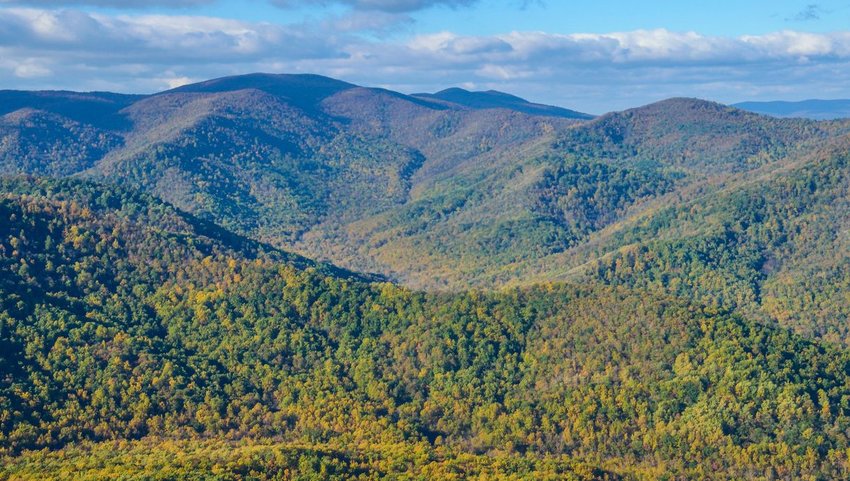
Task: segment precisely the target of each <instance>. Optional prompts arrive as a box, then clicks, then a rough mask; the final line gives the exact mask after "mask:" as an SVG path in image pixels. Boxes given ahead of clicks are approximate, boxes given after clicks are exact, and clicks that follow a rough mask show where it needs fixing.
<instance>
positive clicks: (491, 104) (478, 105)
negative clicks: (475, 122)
mask: <svg viewBox="0 0 850 481" xmlns="http://www.w3.org/2000/svg"><path fill="white" fill-rule="evenodd" d="M413 96H414V97H419V98H424V99H431V100H434V99H436V100H442V101H446V102H451V103H454V104H458V105H463V106H464V107H469V108H472V109H508V110H515V111H517V112H522V113H526V114H529V115H545V116H552V117H563V118H566V119H581V120H589V119H592V118H593V117H594V116H593V115H590V114H585V113H582V112H576V111H575V110H569V109H565V108H562V107H555V106H552V105H544V104H537V103H533V102H529V101H527V100H525V99H523V98H520V97H517V96H515V95H511V94H507V93H504V92H499V91H497V90H487V91H485V92H471V91H469V90H465V89H462V88H457V87H455V88H449V89H445V90H441V91H439V92H437V93H433V94H428V93H419V94H413Z"/></svg>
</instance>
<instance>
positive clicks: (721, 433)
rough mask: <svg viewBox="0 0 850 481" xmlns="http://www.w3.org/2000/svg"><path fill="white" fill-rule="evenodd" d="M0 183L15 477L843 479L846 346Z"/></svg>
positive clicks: (31, 184) (641, 294)
mask: <svg viewBox="0 0 850 481" xmlns="http://www.w3.org/2000/svg"><path fill="white" fill-rule="evenodd" d="M4 191H5V192H6V194H4V196H3V200H2V201H0V218H2V219H4V222H3V223H2V224H0V262H2V270H3V272H4V275H3V276H2V278H0V279H2V284H0V299H2V303H0V347H2V349H0V373H2V376H0V446H2V449H3V452H4V454H5V455H6V456H7V458H6V461H4V463H3V464H4V466H7V467H6V468H4V469H5V470H6V471H5V473H4V474H5V475H7V477H11V479H30V478H38V477H39V476H48V477H55V478H58V479H62V477H63V476H64V477H66V478H67V477H69V476H72V474H71V473H77V474H80V475H84V476H89V477H90V478H91V479H96V478H97V477H98V476H106V475H107V474H109V475H116V476H117V475H121V476H125V477H126V479H166V478H168V477H169V476H172V477H176V476H185V477H189V478H191V477H192V476H194V477H195V478H196V479H234V478H235V477H240V476H241V477H247V478H249V479H250V478H251V477H252V476H254V477H255V479H313V478H311V476H313V477H314V478H320V479H434V478H435V477H436V478H439V479H451V476H454V477H456V478H457V479H469V478H474V477H476V476H478V477H482V478H485V479H500V478H499V477H500V476H501V477H502V478H503V479H537V478H536V477H537V476H540V477H542V478H543V479H563V478H566V479H569V476H571V475H574V477H575V479H599V478H600V477H602V476H604V473H603V471H600V470H596V469H592V468H589V467H587V466H600V467H604V469H605V470H607V471H610V472H614V473H619V474H620V475H623V476H626V477H634V478H639V479H659V478H661V479H663V478H664V477H665V476H666V477H667V478H668V479H694V478H698V479H741V478H747V479H770V478H771V477H773V478H774V479H775V478H780V479H782V478H788V479H791V478H793V479H805V478H810V479H818V478H843V477H846V476H848V474H850V473H848V472H847V471H846V469H847V468H846V466H847V462H848V460H847V453H848V448H850V440H848V437H847V432H850V431H848V428H850V403H848V399H850V398H848V396H847V394H846V393H847V392H848V386H850V377H848V369H847V366H848V365H850V354H848V353H847V352H846V351H842V350H838V349H836V348H833V347H829V346H827V345H822V344H818V343H816V342H812V341H806V340H804V339H803V338H801V337H798V336H796V335H793V334H791V333H790V332H788V331H785V330H782V329H778V328H774V327H770V326H765V325H760V324H758V323H754V322H751V321H748V320H745V319H744V318H741V317H739V316H735V315H731V314H729V313H727V312H724V311H720V310H716V309H713V308H696V307H693V306H689V305H688V304H687V303H684V302H682V301H679V300H676V299H675V298H672V297H667V296H665V295H661V294H651V293H648V292H646V291H643V290H636V291H633V290H626V289H619V288H610V287H608V288H605V287H603V288H600V287H584V288H578V287H574V286H569V285H548V286H540V287H537V288H533V289H514V290H508V291H504V292H500V293H489V294H484V293H475V292H472V293H468V294H451V295H450V294H444V295H436V294H423V293H416V292H411V291H408V290H406V289H402V288H398V287H395V286H392V285H390V284H386V283H377V284H375V283H371V284H370V283H367V282H365V281H364V280H361V279H359V278H357V277H351V276H349V277H341V276H340V275H338V274H336V273H335V272H334V271H333V270H331V269H330V268H326V267H322V266H311V265H309V264H306V265H301V264H299V262H301V261H300V260H299V259H298V258H288V257H286V255H285V254H283V253H280V252H278V251H275V250H273V249H269V248H264V247H263V246H261V245H258V244H255V243H252V242H250V241H246V240H244V239H241V238H238V237H226V236H224V235H223V234H221V233H220V232H219V234H221V235H218V234H216V232H218V231H215V230H214V229H211V228H209V226H206V227H205V224H203V223H198V222H197V221H195V220H194V219H193V218H191V217H190V216H186V215H184V214H180V213H179V212H178V211H175V210H174V209H173V208H171V207H168V206H167V205H164V204H162V203H159V202H157V201H155V200H153V199H151V198H149V197H146V196H141V195H137V194H132V193H130V192H126V191H122V190H120V189H114V188H104V187H101V186H97V185H94V184H80V183H77V182H69V181H64V182H59V181H42V180H18V181H7V182H6V183H5V184H4ZM205 228H207V229H208V230H207V231H205V230H204V229H205ZM169 439H170V440H175V441H167V440H169ZM124 440H141V441H139V442H140V443H141V444H136V443H131V444H120V443H121V442H122V441H124ZM262 440H267V441H262ZM88 442H96V443H101V444H97V445H89V444H85V443H88ZM112 442H116V443H118V444H113V443H112ZM80 443H83V444H80ZM174 443H177V444H174ZM33 449H36V450H38V449H48V450H49V451H46V452H40V453H39V452H28V450H33ZM56 450H59V451H56ZM54 451H56V452H54ZM405 460H408V461H405ZM575 460H581V461H582V462H580V463H579V462H576V461H575ZM148 463H150V464H148ZM582 463H589V464H582ZM143 465H153V466H161V471H160V472H161V473H162V474H161V475H157V474H143V472H142V471H141V470H140V469H139V468H138V466H143ZM287 470H289V471H287ZM252 473H255V474H252ZM287 473H288V474H287ZM73 475H76V474H73ZM16 476H17V478H16ZM146 476H147V477H146ZM151 476H153V477H151ZM156 476H160V477H159V478H157V477H156ZM216 476H217V477H216ZM263 476H266V477H265V478H263ZM299 476H300V477H299ZM334 476H336V477H337V478H334ZM275 477H276V478H275Z"/></svg>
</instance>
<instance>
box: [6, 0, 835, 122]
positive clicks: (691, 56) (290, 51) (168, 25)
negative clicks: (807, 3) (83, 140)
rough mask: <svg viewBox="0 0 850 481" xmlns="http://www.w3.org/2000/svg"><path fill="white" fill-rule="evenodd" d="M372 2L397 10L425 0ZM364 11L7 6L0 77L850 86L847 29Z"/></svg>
mask: <svg viewBox="0 0 850 481" xmlns="http://www.w3.org/2000/svg"><path fill="white" fill-rule="evenodd" d="M351 1H352V3H362V4H364V5H365V4H366V3H370V2H368V1H367V0H362V1H360V2H355V0H351ZM371 3H372V4H375V5H378V6H383V7H385V8H386V9H388V10H391V9H392V8H397V7H399V8H400V6H405V8H412V7H413V6H415V5H420V4H424V3H428V2H424V1H414V0H410V1H407V2H404V1H381V0H371ZM432 3H433V2H432ZM444 3H445V2H444ZM455 3H458V2H455ZM460 3H463V2H460ZM390 4H394V5H395V6H390V7H387V5H390ZM386 15H390V16H392V15H393V14H391V13H386ZM378 20H380V19H378ZM358 21H359V22H367V23H368V22H373V20H372V19H371V17H369V16H361V17H359V19H358V17H357V16H352V17H345V18H339V19H335V20H333V21H328V20H325V21H323V23H321V24H319V23H316V24H298V25H276V24H270V23H248V22H241V21H236V20H228V19H221V18H211V17H202V16H176V15H169V16H164V15H156V16H154V15H119V16H109V15H99V14H91V13H84V12H80V11H75V10H59V11H55V10H43V9H25V8H5V9H2V8H0V82H2V86H4V87H12V88H73V89H84V90H92V89H108V90H118V91H147V92H149V91H155V90H159V89H165V88H168V87H172V86H174V85H177V84H180V83H185V82H188V81H190V80H202V79H206V78H211V77H216V76H222V75H230V74H236V73H245V72H251V71H276V72H282V71H286V72H314V73H321V74H325V75H330V76H336V77H341V78H343V79H345V80H349V81H354V82H358V83H362V84H366V85H379V86H385V87H389V88H395V89H400V90H402V91H418V90H435V89H440V88H444V87H447V86H452V85H461V86H466V87H471V88H498V89H502V90H508V91H511V92H514V93H517V94H520V95H525V96H527V97H530V98H532V99H534V100H538V101H547V102H552V103H558V104H562V105H565V106H568V107H574V108H581V109H585V110H589V111H592V112H601V111H603V110H608V109H614V108H622V107H626V106H631V105H636V104H639V103H645V102H649V101H652V100H656V99H660V98H664V97H669V96H674V95H690V96H702V97H709V98H715V99H718V100H727V101H735V100H741V99H750V98H752V99H758V98H773V97H776V98H786V97H793V96H804V97H805V96H824V97H839V96H848V97H850V87H844V86H845V85H850V82H848V80H850V78H847V77H850V68H848V67H850V32H835V33H830V34H811V33H803V32H797V31H790V30H789V31H782V32H776V33H771V34H766V35H753V36H741V37H714V36H705V35H700V34H698V33H693V32H672V31H668V30H663V29H659V30H638V31H631V32H616V33H607V34H570V35H560V34H552V33H545V32H509V33H504V34H500V35H492V36H464V35H457V34H454V33H451V32H440V33H433V34H428V35H419V36H415V37H412V38H408V39H405V40H398V41H396V40H384V41H379V40H375V39H374V38H367V37H363V36H360V35H358V34H357V33H356V31H357V30H358V29H359V28H362V26H360V25H359V24H357V23H356V22H358ZM345 25H348V28H346V27H345ZM369 28H372V27H369Z"/></svg>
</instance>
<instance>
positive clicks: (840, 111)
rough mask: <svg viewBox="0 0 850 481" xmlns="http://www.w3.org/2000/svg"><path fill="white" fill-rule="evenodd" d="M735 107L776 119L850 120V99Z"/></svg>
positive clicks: (740, 105) (738, 104)
mask: <svg viewBox="0 0 850 481" xmlns="http://www.w3.org/2000/svg"><path fill="white" fill-rule="evenodd" d="M733 107H736V108H739V109H743V110H749V111H750V112H755V113H758V114H763V115H772V116H775V117H798V118H807V119H815V120H834V119H845V118H850V99H837V100H818V99H811V100H802V101H799V102H786V101H772V102H741V103H737V104H734V105H733Z"/></svg>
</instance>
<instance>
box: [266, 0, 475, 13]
mask: <svg viewBox="0 0 850 481" xmlns="http://www.w3.org/2000/svg"><path fill="white" fill-rule="evenodd" d="M477 2H478V0H272V3H274V4H276V5H278V6H280V7H284V8H294V7H301V6H305V5H307V6H313V5H318V6H327V5H332V4H343V5H348V6H350V7H352V8H354V9H355V10H367V11H380V12H389V13H407V12H415V11H417V10H424V9H426V8H431V7H436V6H443V7H452V8H458V7H468V6H470V5H472V4H474V3H477Z"/></svg>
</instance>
